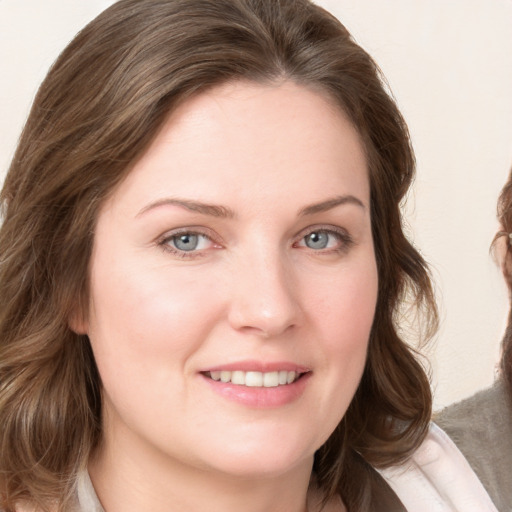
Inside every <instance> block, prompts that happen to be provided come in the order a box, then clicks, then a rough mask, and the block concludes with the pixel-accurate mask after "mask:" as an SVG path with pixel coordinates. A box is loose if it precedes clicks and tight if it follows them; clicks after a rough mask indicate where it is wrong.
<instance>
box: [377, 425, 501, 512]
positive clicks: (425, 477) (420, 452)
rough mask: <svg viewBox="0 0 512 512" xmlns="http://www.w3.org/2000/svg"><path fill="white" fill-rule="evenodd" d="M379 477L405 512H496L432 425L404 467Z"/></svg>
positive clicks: (461, 459) (463, 462) (451, 445)
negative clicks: (457, 511)
mask: <svg viewBox="0 0 512 512" xmlns="http://www.w3.org/2000/svg"><path fill="white" fill-rule="evenodd" d="M381 474H382V476H383V477H384V479H385V480H386V481H387V482H388V484H389V485H390V487H391V488H392V489H393V490H394V491H395V493H396V494H397V496H398V497H399V498H400V500H401V501H402V502H403V504H404V506H405V507H406V508H407V510H414V511H415V512H444V511H446V510H464V512H496V510H497V509H496V507H495V506H494V505H493V503H492V501H491V499H490V498H489V496H488V494H487V493H486V491H485V489H484V488H483V486H482V484H481V483H480V481H479V480H478V478H477V476H476V475H475V473H474V472H473V471H472V469H471V467H470V466H469V464H468V463H467V461H466V459H465V458H464V456H463V455H462V454H461V453H460V451H459V450H458V449H457V447H456V446H455V444H454V443H453V442H452V441H451V439H450V438H449V437H448V436H447V435H446V434H445V432H443V430H441V429H440V428H439V427H438V426H437V425H435V424H432V425H431V427H430V430H429V433H428V435H427V437H426V438H425V440H424V441H423V443H422V444H421V446H420V447H419V448H418V449H417V450H416V452H415V453H414V454H413V455H412V457H411V458H410V459H409V460H408V461H407V462H406V463H404V464H403V465H401V466H397V467H393V468H388V469H385V470H382V471H381Z"/></svg>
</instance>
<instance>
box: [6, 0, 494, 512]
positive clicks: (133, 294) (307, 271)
mask: <svg viewBox="0 0 512 512" xmlns="http://www.w3.org/2000/svg"><path fill="white" fill-rule="evenodd" d="M413 170H414V158H413V153H412V150H411V147H410V144H409V139H408V134H407V129H406V126H405V123H404V121H403V119H402V117H401V115H400V113H399V112H398V110H397V108H396V106H395V105H394V103H393V102H392V100H391V99H390V97H389V96H388V95H387V94H386V92H385V89H384V87H383V85H382V82H381V80H380V76H379V73H378V69H377V67H376V66H375V64H374V63H373V61H372V60H371V58H370V57H369V56H368V55H367V54H366V53H365V52H364V51H363V50H362V49H361V48H360V47H359V46H357V45H356V44H355V43H354V42H353V41H352V39H351V38H350V35H349V34H348V32H347V31H346V29H345V28H344V27H343V26H342V25H341V24H340V23H339V22H338V21H337V20H336V19H335V18H334V17H332V16H330V15H329V14H328V13H327V12H325V11H324V10H322V9H320V8H318V7H316V6H314V5H313V4H311V3H310V2H308V1H306V0H279V1H276V0H272V1H270V0H193V1H191V0H122V1H121V2H119V3H117V4H115V5H114V6H112V7H111V8H110V9H108V10H107V11H105V12H104V13H103V14H102V15H100V16H99V17H98V18H97V19H96V20H95V21H93V22H92V23H91V24H89V25H88V26H87V27H86V28H85V29H84V30H83V31H82V32H81V33H79V34H78V36H77V37H76V38H75V40H74V41H72V42H71V44H70V45H69V46H68V48H67V49H66V50H65V51H64V52H63V54H62V55H61V56H60V58H59V59H58V61H57V62H56V64H55V65H54V66H53V68H52V70H51V71H50V73H49V75H48V77H47V78H46V80H45V82H44V83H43V85H42V86H41V89H40V91H39V93H38V95H37V97H36V100H35V102H34V106H33V109H32V112H31V115H30V117H29V119H28V122H27V125H26V127H25V130H24V133H23V135H22V138H21V140H20V143H19V147H18V149H17V152H16V154H15V156H14V159H13V163H12V166H11V168H10V170H9V173H8V176H7V179H6V182H5V185H4V188H3V191H2V195H1V200H2V205H3V210H4V222H3V226H2V229H1V232H0V247H1V251H2V254H1V262H2V264H1V267H0V296H1V301H2V302H1V308H0V333H1V349H0V350H1V357H0V361H1V363H0V384H1V390H0V415H1V420H2V421H1V422H0V424H1V427H0V428H1V431H0V432H1V434H0V443H1V453H2V457H1V471H0V474H1V475H2V480H1V482H0V485H1V487H0V494H1V496H2V498H3V508H4V509H5V510H26V509H30V510H32V509H33V508H34V507H35V508H36V509H41V510H75V509H76V510H81V511H86V510H87V511H89V510H102V509H104V510H106V511H107V512H111V511H113V510H123V511H129V510H151V511H157V510H169V509H173V510H204V509H206V508H208V509H209V510H223V511H225V510H228V511H229V510H232V509H235V508H236V509H237V510H239V509H240V508H243V509H244V510H247V511H252V510H253V511H260V510H266V511H269V510H270V511H271V510H287V511H290V512H294V511H297V512H298V511H304V510H306V509H307V510H309V512H311V511H313V510H320V508H321V507H322V506H323V505H325V508H324V510H336V511H341V510H350V511H359V510H386V511H391V510H404V507H403V504H402V503H401V502H400V498H401V497H402V496H401V495H400V494H401V492H402V488H401V486H400V477H397V476H393V475H389V476H386V478H388V480H389V482H390V483H391V485H392V486H393V488H394V489H395V491H396V493H398V496H397V495H396V494H395V493H394V492H393V491H392V490H391V488H390V487H389V485H388V484H387V483H386V482H385V480H384V479H383V478H382V477H381V476H380V474H379V473H378V472H377V471H375V469H374V468H389V467H391V466H394V465H397V464H399V463H401V462H403V461H405V460H408V459H409V457H410V456H411V455H412V454H415V455H414V456H417V455H418V454H421V453H422V452H421V449H420V450H419V451H415V450H417V449H418V447H419V446H420V444H421V443H422V441H423V440H424V439H425V437H426V436H428V438H427V440H428V441H429V442H430V443H431V444H432V443H434V444H435V445H436V446H439V447H442V443H441V442H440V434H438V433H436V431H435V430H434V431H431V432H430V433H429V418H430V408H431V396H430V388H429V382H428V379H427V377H426V376H425V374H424V372H423V370H422V368H421V366H420V365H419V364H418V362H417V361H416V359H415V357H414V354H413V352H412V351H411V349H410V348H408V346H407V345H406V344H405V343H404V341H403V340H402V339H401V337H400V336H399V334H398V326H397V317H398V313H399V308H400V305H401V302H402V300H403V299H404V298H407V299H408V301H411V300H412V302H413V304H415V305H416V306H417V307H419V308H421V309H422V311H423V312H424V313H425V322H424V326H425V328H426V334H427V335H428V334H429V332H430V331H431V330H432V328H433V326H434V325H435V320H436V313H435V305H434V301H433V297H432V289H431V285H430V280H429V276H428V272H427V268H426V265H425V263H424V261H423V260H422V258H421V257H420V255H419V254H418V253H417V252H416V250H415V249H414V248H413V247H412V246H411V244H410V243H409V242H408V241H407V240H406V238H405V237H404V234H403V232H402V230H401V217H400V211H399V203H400V201H401V199H402V198H403V196H404V194H405V193H406V191H407V189H408V187H409V185H410V183H411V180H412V178H413ZM441 437H442V436H441ZM423 446H425V445H423ZM450 449H451V447H450V446H449V447H448V451H447V452H446V453H447V454H448V455H449V453H448V452H449V451H450ZM441 458H442V459H443V460H444V458H443V457H441ZM445 458H446V457H445ZM412 460H415V459H414V458H413V459H412ZM450 460H451V459H450ZM464 481H465V482H466V480H464ZM474 487H475V488H478V483H476V484H475V486H474ZM434 494H435V496H441V495H444V494H445V492H444V491H442V492H441V491H440V493H439V492H438V491H437V490H435V492H434V491H433V492H432V493H430V494H429V496H431V497H432V496H434ZM468 497H469V500H470V501H472V502H473V503H474V504H476V506H477V507H479V508H477V509H478V510H485V509H486V508H484V505H485V506H486V507H487V506H488V508H487V509H488V510H493V508H492V505H490V504H489V503H488V502H487V498H486V496H485V495H483V494H482V495H478V493H476V494H475V493H474V492H470V493H469V495H467V496H465V498H466V501H467V498H468ZM436 499H437V498H436ZM406 501H407V500H406ZM443 502H444V501H443ZM100 503H101V505H100ZM422 506H424V507H428V508H426V509H427V510H432V508H431V503H429V502H428V500H427V502H425V503H423V504H422ZM416 510H419V508H418V509H416Z"/></svg>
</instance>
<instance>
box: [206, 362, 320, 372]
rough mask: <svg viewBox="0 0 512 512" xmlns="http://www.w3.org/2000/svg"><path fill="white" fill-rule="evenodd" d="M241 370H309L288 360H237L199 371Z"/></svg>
mask: <svg viewBox="0 0 512 512" xmlns="http://www.w3.org/2000/svg"><path fill="white" fill-rule="evenodd" d="M237 370H238V371H242V372H261V373H269V372H278V371H284V370H286V371H289V372H297V373H307V372H309V371H311V370H310V369H309V368H308V367H306V366H304V365H300V364H297V363H292V362H289V361H273V362H269V361H238V362H234V363H227V364H219V365H215V366H210V367H208V368H204V369H202V370H201V373H204V372H220V371H225V372H234V371H237Z"/></svg>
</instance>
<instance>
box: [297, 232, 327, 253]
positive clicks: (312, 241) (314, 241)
mask: <svg viewBox="0 0 512 512" xmlns="http://www.w3.org/2000/svg"><path fill="white" fill-rule="evenodd" d="M330 236H331V237H332V235H331V234H330V233H327V232H326V231H313V233H309V235H306V236H305V237H304V242H305V244H306V246H307V247H309V248H310V249H326V248H327V247H328V245H329V237H330Z"/></svg>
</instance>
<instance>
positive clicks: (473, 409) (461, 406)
mask: <svg viewBox="0 0 512 512" xmlns="http://www.w3.org/2000/svg"><path fill="white" fill-rule="evenodd" d="M435 419H436V422H438V423H439V424H440V425H441V427H442V428H443V429H444V430H445V431H446V433H447V434H448V435H449V436H450V438H451V439H452V440H453V441H454V442H455V444H456V445H457V447H458V448H459V450H460V451H461V452H462V453H463V454H464V456H465V457H466V459H467V460H468V462H469V464H470V465H471V467H472V468H473V471H474V472H475V473H476V474H477V475H478V477H479V479H480V480H481V481H482V483H483V484H484V486H485V488H486V489H487V491H488V492H489V494H490V495H491V497H492V498H493V500H494V502H495V503H496V505H497V506H498V507H499V508H500V510H502V509H503V510H512V474H511V473H510V468H511V467H512V401H511V399H510V397H509V395H508V393H507V390H506V388H505V384H504V383H503V382H502V381H498V382H497V383H496V384H495V385H494V386H492V387H491V388H489V389H486V390H483V391H480V392H479V393H476V394H475V395H473V396H472V397H470V398H468V399H466V400H463V401H462V402H458V403H456V404H454V405H451V406H449V407H447V408H446V409H444V410H443V411H442V412H441V413H439V414H438V415H437V416H436V418H435Z"/></svg>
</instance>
